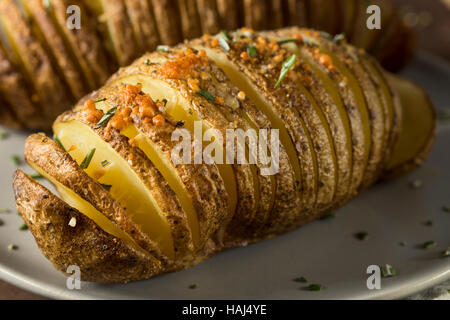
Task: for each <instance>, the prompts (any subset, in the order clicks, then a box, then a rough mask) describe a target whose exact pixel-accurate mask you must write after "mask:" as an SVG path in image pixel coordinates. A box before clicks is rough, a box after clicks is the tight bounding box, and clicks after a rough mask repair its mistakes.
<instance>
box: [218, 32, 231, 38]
mask: <svg viewBox="0 0 450 320" xmlns="http://www.w3.org/2000/svg"><path fill="white" fill-rule="evenodd" d="M220 34H221V35H222V36H223V37H224V38H225V39H227V40H231V37H230V32H229V31H228V30H220Z"/></svg>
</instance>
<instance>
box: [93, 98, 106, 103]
mask: <svg viewBox="0 0 450 320" xmlns="http://www.w3.org/2000/svg"><path fill="white" fill-rule="evenodd" d="M103 101H106V98H100V99H97V100H94V102H95V103H99V102H103Z"/></svg>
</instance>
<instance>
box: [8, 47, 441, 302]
mask: <svg viewBox="0 0 450 320" xmlns="http://www.w3.org/2000/svg"><path fill="white" fill-rule="evenodd" d="M405 74H406V75H408V76H409V77H410V78H412V79H414V80H416V81H417V82H418V83H420V84H422V85H423V86H424V87H425V88H426V89H427V90H428V92H429V93H430V95H431V97H432V99H433V101H434V103H435V105H436V107H437V108H448V107H449V103H450V90H449V89H450V68H449V67H447V66H446V65H444V64H442V63H441V62H438V61H437V60H436V59H434V58H432V57H430V56H428V55H421V56H420V57H419V58H418V59H417V60H416V61H415V62H414V64H412V66H411V67H410V68H409V69H408V70H406V71H405ZM25 136H26V134H25V133H11V136H10V137H9V138H8V139H6V140H3V141H0V148H1V156H0V176H1V179H2V180H1V181H2V182H1V186H0V207H9V208H14V202H13V195H12V188H11V175H12V173H13V171H14V169H15V168H14V165H12V163H11V162H10V156H11V155H14V154H20V155H21V154H22V153H23V141H24V139H25ZM449 147H450V127H449V126H448V125H440V126H439V130H438V134H437V142H436V146H435V148H434V150H433V153H432V155H431V157H430V160H429V161H428V162H427V163H426V164H425V166H423V167H422V168H421V169H419V170H417V171H416V172H414V173H413V174H411V175H410V176H408V177H404V178H402V179H399V180H395V181H390V182H384V183H380V184H378V185H376V186H374V187H372V188H371V189H370V190H368V191H366V192H364V193H363V194H361V195H360V196H359V197H358V198H357V199H356V200H354V201H352V202H350V203H349V204H348V205H346V206H345V207H344V208H342V209H340V210H339V211H338V212H337V216H336V218H335V219H330V220H323V221H317V222H314V223H311V224H309V225H307V226H305V227H303V228H300V229H298V230H296V231H294V232H291V233H289V234H287V235H284V236H280V237H278V238H276V239H272V240H268V241H264V242H262V243H258V244H255V245H251V246H249V247H247V248H238V249H233V250H229V251H228V252H224V253H222V254H219V255H217V256H215V257H213V258H212V259H209V260H208V261H206V262H204V263H201V264H200V265H198V266H196V267H194V268H191V269H189V270H186V271H182V272H177V273H173V274H168V275H163V276H159V277H156V278H154V279H150V280H146V281H140V282H135V283H130V284H120V285H98V284H91V283H84V282H83V283H82V288H81V290H72V291H71V290H68V289H67V288H66V278H65V277H64V276H63V275H61V274H60V273H59V272H57V271H56V270H55V269H54V268H53V267H52V265H51V264H50V262H48V261H47V260H46V259H45V258H44V256H43V255H42V254H41V253H40V251H39V250H38V248H37V246H36V244H35V242H34V240H33V237H32V235H31V234H30V232H29V231H19V227H20V225H21V224H22V222H21V219H20V217H19V216H18V215H17V214H16V211H15V210H14V211H13V212H12V213H9V214H0V218H1V219H2V220H3V221H4V222H5V224H4V225H3V226H1V227H0V278H2V279H4V280H6V281H8V282H11V283H13V284H15V285H17V286H19V287H21V288H24V289H26V290H30V291H33V292H35V293H38V294H41V295H44V296H47V297H52V298H60V299H62V298H70V299H80V298H81V299H83V298H85V299H89V298H100V299H103V298H116V299H220V298H223V299H374V298H400V297H405V296H408V295H410V294H413V293H415V292H417V291H420V290H422V289H425V288H427V287H430V286H433V285H435V284H437V283H440V282H443V281H445V280H447V279H449V278H450V258H445V259H442V258H439V253H440V252H441V251H442V250H444V249H446V248H447V247H449V246H450V232H449V230H450V228H449V227H450V214H449V213H445V212H443V210H442V209H441V207H442V206H443V205H450V197H449V190H450V171H449V166H450V148H449ZM25 170H26V171H27V172H32V171H31V169H29V168H27V167H25ZM414 179H420V180H422V181H423V183H424V185H423V188H420V189H417V190H413V189H411V188H410V187H409V182H410V181H412V180H414ZM427 220H432V221H433V225H432V226H425V225H424V222H425V221H427ZM362 230H364V231H367V232H368V233H369V238H368V239H367V240H366V241H358V240H356V239H355V237H354V236H353V234H354V233H355V232H358V231H362ZM428 240H434V241H436V242H437V245H436V246H435V247H433V248H430V249H428V250H423V249H418V248H417V247H416V246H417V245H419V244H421V243H424V242H425V241H428ZM400 241H406V242H407V243H408V245H407V246H406V247H403V246H400V245H399V242H400ZM10 243H14V244H16V245H18V250H17V251H8V249H7V247H8V244H10ZM384 264H390V265H393V266H395V267H396V268H397V270H398V275H397V276H396V277H393V278H383V279H382V281H381V287H382V289H381V290H369V289H368V288H367V286H366V280H367V277H368V275H367V274H366V269H367V267H368V266H369V265H384ZM300 276H304V277H305V278H307V279H308V280H309V281H310V283H319V284H322V285H324V286H325V289H324V290H322V291H316V292H311V291H307V290H304V289H301V288H302V287H304V285H303V284H300V283H297V282H294V281H292V279H293V278H295V277H300ZM194 283H195V284H197V286H198V287H197V289H195V290H192V289H189V288H188V287H189V285H191V284H194Z"/></svg>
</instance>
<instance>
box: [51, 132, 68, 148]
mask: <svg viewBox="0 0 450 320" xmlns="http://www.w3.org/2000/svg"><path fill="white" fill-rule="evenodd" d="M53 140H54V141H55V142H56V144H57V145H58V146H60V147H61V149H63V150H64V151H66V148H64V146H63V144H62V142H61V140H59V138H58V136H57V135H56V134H54V135H53Z"/></svg>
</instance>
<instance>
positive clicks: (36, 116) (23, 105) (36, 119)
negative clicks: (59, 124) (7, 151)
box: [0, 46, 50, 130]
mask: <svg viewBox="0 0 450 320" xmlns="http://www.w3.org/2000/svg"><path fill="white" fill-rule="evenodd" d="M0 93H1V95H2V105H1V109H2V110H1V111H3V114H2V115H1V116H0V121H1V122H3V124H5V125H7V126H11V127H16V128H18V127H22V126H27V127H29V128H33V129H38V130H47V129H49V128H50V126H49V123H48V122H47V121H46V119H44V117H43V114H42V112H40V110H39V109H38V108H36V106H35V105H34V103H33V101H32V100H31V93H30V91H29V90H28V88H27V83H26V81H25V79H23V77H22V74H21V73H20V71H19V70H18V69H17V67H16V66H15V65H13V63H12V62H11V60H10V59H9V58H8V57H7V55H6V53H5V52H4V48H3V46H0ZM14 118H16V119H17V121H16V120H14V121H13V119H14Z"/></svg>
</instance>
